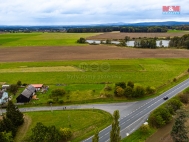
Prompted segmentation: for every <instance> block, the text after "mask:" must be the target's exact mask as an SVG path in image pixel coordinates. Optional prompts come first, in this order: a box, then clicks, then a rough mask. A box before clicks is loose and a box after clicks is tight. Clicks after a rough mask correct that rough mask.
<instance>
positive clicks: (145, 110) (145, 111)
mask: <svg viewBox="0 0 189 142" xmlns="http://www.w3.org/2000/svg"><path fill="white" fill-rule="evenodd" d="M188 86H189V79H187V80H185V81H184V82H182V83H180V84H178V85H177V86H175V87H173V88H171V89H170V90H168V91H166V92H164V93H163V94H161V95H160V96H158V97H156V98H154V99H151V100H148V101H147V102H146V103H145V104H143V105H141V106H139V107H138V108H137V109H136V110H134V111H133V112H131V113H130V114H128V115H126V116H125V117H122V118H120V121H119V123H120V135H121V137H122V138H124V137H126V136H127V135H129V134H131V133H132V132H133V131H134V130H136V129H137V128H139V127H140V125H141V124H143V123H144V122H145V121H146V119H147V118H148V116H149V113H150V112H152V111H153V110H154V109H156V108H157V107H158V106H160V105H161V104H163V103H164V102H165V100H164V99H163V97H165V96H167V97H169V99H170V98H172V97H174V96H175V95H177V94H178V93H179V92H181V91H182V90H184V89H185V88H187V87H188ZM110 131H111V126H109V127H107V128H105V129H104V130H102V131H100V132H99V142H108V141H109V140H110V139H109V138H110ZM83 142H92V137H90V138H88V139H86V140H84V141H83Z"/></svg>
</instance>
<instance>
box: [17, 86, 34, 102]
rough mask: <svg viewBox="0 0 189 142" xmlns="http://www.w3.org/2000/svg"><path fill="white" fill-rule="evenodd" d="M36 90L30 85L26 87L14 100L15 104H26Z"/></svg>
mask: <svg viewBox="0 0 189 142" xmlns="http://www.w3.org/2000/svg"><path fill="white" fill-rule="evenodd" d="M35 92H36V88H35V87H34V86H32V85H28V86H27V87H26V88H25V89H24V91H23V92H22V93H21V94H20V95H19V96H18V97H17V98H16V100H17V103H27V102H29V101H30V100H31V98H32V97H33V95H35Z"/></svg>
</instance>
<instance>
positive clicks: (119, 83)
mask: <svg viewBox="0 0 189 142" xmlns="http://www.w3.org/2000/svg"><path fill="white" fill-rule="evenodd" d="M117 86H119V87H121V88H123V89H125V88H126V83H125V82H118V83H116V84H115V87H117Z"/></svg>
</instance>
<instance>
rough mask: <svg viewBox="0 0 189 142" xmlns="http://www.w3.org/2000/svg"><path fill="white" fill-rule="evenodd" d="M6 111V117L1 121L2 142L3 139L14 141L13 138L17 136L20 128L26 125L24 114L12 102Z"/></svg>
mask: <svg viewBox="0 0 189 142" xmlns="http://www.w3.org/2000/svg"><path fill="white" fill-rule="evenodd" d="M6 111H7V112H6V115H5V116H3V120H1V121H0V135H1V137H0V141H1V139H5V140H7V141H8V140H9V141H12V139H13V137H15V136H16V132H17V130H18V127H19V126H21V125H22V124H23V123H24V118H23V114H22V113H21V112H20V111H19V109H18V107H17V106H15V105H14V104H13V102H12V101H9V102H8V105H7V108H6Z"/></svg>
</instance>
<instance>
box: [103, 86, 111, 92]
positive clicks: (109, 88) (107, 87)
mask: <svg viewBox="0 0 189 142" xmlns="http://www.w3.org/2000/svg"><path fill="white" fill-rule="evenodd" d="M111 90H112V87H111V86H108V85H106V86H105V87H104V91H111Z"/></svg>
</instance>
